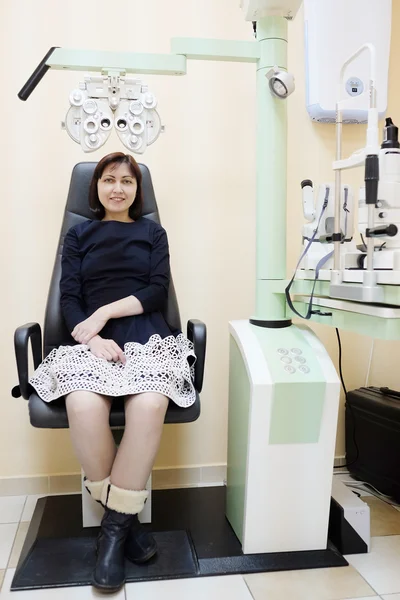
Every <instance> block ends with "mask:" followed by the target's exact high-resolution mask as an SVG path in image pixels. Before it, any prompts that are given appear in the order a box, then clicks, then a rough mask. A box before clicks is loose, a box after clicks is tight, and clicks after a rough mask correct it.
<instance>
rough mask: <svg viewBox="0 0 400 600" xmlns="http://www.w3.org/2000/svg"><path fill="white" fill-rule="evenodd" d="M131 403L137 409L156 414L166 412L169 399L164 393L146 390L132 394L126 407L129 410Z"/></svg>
mask: <svg viewBox="0 0 400 600" xmlns="http://www.w3.org/2000/svg"><path fill="white" fill-rule="evenodd" d="M131 403H132V407H133V409H134V410H135V411H138V410H140V411H141V412H142V413H146V414H151V415H155V416H156V415H164V414H165V412H166V410H167V408H168V403H169V399H168V398H167V397H166V396H164V395H163V394H158V393H155V392H144V393H142V394H136V395H134V396H130V397H129V398H128V399H127V401H126V404H125V409H127V408H128V412H129V406H130V404H131Z"/></svg>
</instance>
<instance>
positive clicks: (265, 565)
mask: <svg viewBox="0 0 400 600" xmlns="http://www.w3.org/2000/svg"><path fill="white" fill-rule="evenodd" d="M225 494H226V488H224V487H207V488H188V489H180V490H156V491H153V493H152V509H153V522H152V524H151V525H146V528H147V529H149V530H152V531H153V532H155V533H154V536H155V538H156V540H157V543H158V545H159V552H158V554H157V555H156V556H155V557H154V558H152V559H151V561H149V562H148V563H147V564H145V565H140V566H139V565H134V564H132V563H130V562H129V561H127V562H126V572H127V582H133V581H150V580H156V579H179V578H183V577H202V576H210V575H228V574H233V573H236V574H238V573H259V572H267V571H282V570H293V569H312V568H322V567H339V566H345V565H347V564H348V563H347V561H346V560H345V559H344V558H343V556H342V555H341V554H340V553H339V552H338V551H337V550H336V548H335V547H334V546H333V545H332V544H331V543H328V547H327V549H326V550H316V551H307V552H283V553H274V554H252V555H243V553H242V549H241V544H240V542H239V540H238V539H237V537H236V535H235V533H234V531H233V530H232V528H231V526H230V524H229V522H228V521H227V519H226V517H225ZM98 531H99V530H98V528H96V527H93V528H85V529H84V528H82V505H81V496H80V494H77V495H67V496H48V497H46V498H41V499H39V500H38V503H37V505H36V509H35V512H34V514H33V517H32V520H31V524H30V527H29V530H28V534H27V537H26V540H25V544H24V547H23V550H22V553H21V556H20V560H19V563H18V566H17V569H16V572H15V576H14V579H13V582H12V585H11V589H12V590H22V589H25V590H28V589H38V588H52V587H65V586H79V585H90V580H91V573H92V570H93V567H94V563H95V555H94V548H95V542H96V537H97V535H98Z"/></svg>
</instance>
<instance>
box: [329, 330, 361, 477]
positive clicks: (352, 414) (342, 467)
mask: <svg viewBox="0 0 400 600" xmlns="http://www.w3.org/2000/svg"><path fill="white" fill-rule="evenodd" d="M336 336H337V339H338V345H339V375H340V381H341V382H342V386H343V391H344V396H345V400H346V404H345V406H346V408H348V409H349V412H350V414H351V418H352V420H353V442H354V446H355V449H356V457H355V459H354V460H353V461H351V462H350V463H346V464H345V465H340V466H339V465H338V466H337V467H334V469H347V468H348V467H350V466H351V465H354V463H355V462H357V460H358V457H359V456H360V453H359V450H358V446H357V441H356V419H355V416H354V413H353V408H352V406H351V404H350V403H349V402H348V400H347V389H346V384H345V383H344V378H343V371H342V342H341V340H340V334H339V329H338V328H337V327H336Z"/></svg>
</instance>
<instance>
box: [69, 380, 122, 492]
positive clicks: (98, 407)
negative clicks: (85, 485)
mask: <svg viewBox="0 0 400 600" xmlns="http://www.w3.org/2000/svg"><path fill="white" fill-rule="evenodd" d="M111 402H112V401H111V400H110V399H109V398H107V396H103V395H101V394H96V393H94V392H86V391H77V392H71V393H70V394H68V395H67V396H66V400H65V404H66V407H67V413H68V421H69V430H70V435H71V439H72V445H73V448H74V451H75V454H76V456H77V458H78V460H79V462H80V464H81V466H82V469H83V471H84V473H85V475H86V477H87V478H88V479H89V480H91V481H94V482H97V481H101V480H103V479H105V478H106V477H108V476H109V475H110V473H111V468H112V465H113V462H114V459H115V454H116V451H117V449H116V446H115V442H114V438H113V436H112V433H111V429H110V426H109V417H110V409H111Z"/></svg>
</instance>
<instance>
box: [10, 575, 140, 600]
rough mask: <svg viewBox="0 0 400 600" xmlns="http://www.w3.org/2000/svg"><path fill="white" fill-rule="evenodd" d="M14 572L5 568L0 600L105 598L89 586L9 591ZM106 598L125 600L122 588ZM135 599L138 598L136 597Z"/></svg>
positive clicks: (86, 599) (82, 599)
mask: <svg viewBox="0 0 400 600" xmlns="http://www.w3.org/2000/svg"><path fill="white" fill-rule="evenodd" d="M14 573H15V569H7V572H6V575H5V578H4V582H3V588H2V590H1V600H17V599H18V600H90V599H92V598H96V599H97V600H100V599H101V598H103V599H104V598H105V594H102V593H100V592H98V591H97V590H95V589H93V588H92V587H91V586H82V587H80V586H78V587H66V588H57V589H56V588H52V589H46V590H32V591H30V590H28V591H21V592H11V591H10V586H11V582H12V579H13V577H14ZM107 598H110V600H111V599H112V600H125V592H124V588H122V590H120V591H119V592H118V593H117V594H108V595H107ZM136 600H138V599H137V598H136Z"/></svg>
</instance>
